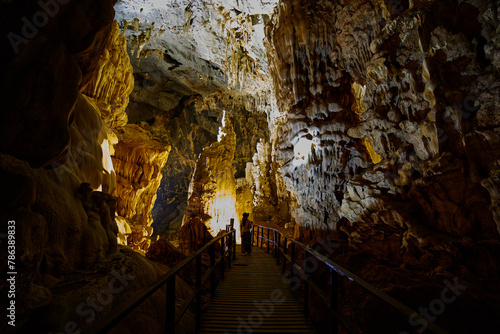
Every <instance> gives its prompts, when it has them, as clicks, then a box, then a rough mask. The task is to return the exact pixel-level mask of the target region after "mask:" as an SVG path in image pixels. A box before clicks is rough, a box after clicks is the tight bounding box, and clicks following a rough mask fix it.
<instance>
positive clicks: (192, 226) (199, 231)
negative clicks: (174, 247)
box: [179, 217, 214, 256]
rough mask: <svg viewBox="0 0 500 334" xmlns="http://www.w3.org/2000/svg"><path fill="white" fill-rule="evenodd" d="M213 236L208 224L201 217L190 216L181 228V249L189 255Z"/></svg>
mask: <svg viewBox="0 0 500 334" xmlns="http://www.w3.org/2000/svg"><path fill="white" fill-rule="evenodd" d="M205 218H208V217H205ZM213 238H214V237H213V236H212V234H211V233H210V232H209V230H208V227H207V224H206V223H205V222H203V221H202V219H201V218H200V217H193V218H190V219H189V220H188V221H187V222H186V223H185V224H183V225H182V227H181V228H180V229H179V250H180V251H181V252H182V253H183V254H186V256H189V255H191V254H192V253H194V252H196V251H197V250H198V249H200V248H201V247H203V246H204V245H205V244H206V243H208V242H209V241H210V240H212V239H213Z"/></svg>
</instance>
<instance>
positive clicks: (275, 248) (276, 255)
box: [273, 230, 278, 258]
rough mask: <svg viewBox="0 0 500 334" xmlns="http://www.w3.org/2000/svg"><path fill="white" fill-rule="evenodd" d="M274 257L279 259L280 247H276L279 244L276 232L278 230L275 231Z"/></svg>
mask: <svg viewBox="0 0 500 334" xmlns="http://www.w3.org/2000/svg"><path fill="white" fill-rule="evenodd" d="M273 244H274V256H275V257H276V258H278V252H277V250H278V247H276V245H277V244H278V233H277V232H276V230H274V243H273Z"/></svg>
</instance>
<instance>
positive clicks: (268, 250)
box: [267, 228, 271, 253]
mask: <svg viewBox="0 0 500 334" xmlns="http://www.w3.org/2000/svg"><path fill="white" fill-rule="evenodd" d="M270 231H271V230H270V229H269V228H268V229H267V252H268V253H269V252H270V251H271V250H270V249H269V232H270Z"/></svg>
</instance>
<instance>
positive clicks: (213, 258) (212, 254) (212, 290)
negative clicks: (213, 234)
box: [208, 244, 215, 298]
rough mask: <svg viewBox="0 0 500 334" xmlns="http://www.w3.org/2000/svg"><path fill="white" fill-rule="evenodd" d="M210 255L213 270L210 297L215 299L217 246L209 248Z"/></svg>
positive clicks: (213, 245)
mask: <svg viewBox="0 0 500 334" xmlns="http://www.w3.org/2000/svg"><path fill="white" fill-rule="evenodd" d="M208 251H209V254H210V268H211V269H213V270H212V273H211V274H210V297H211V298H214V296H215V268H214V267H215V244H212V245H211V246H210V248H209V250H208Z"/></svg>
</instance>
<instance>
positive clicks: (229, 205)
mask: <svg viewBox="0 0 500 334" xmlns="http://www.w3.org/2000/svg"><path fill="white" fill-rule="evenodd" d="M207 213H208V214H209V215H210V216H212V218H211V219H210V220H209V222H208V224H207V226H209V230H210V232H211V233H212V235H214V236H215V235H217V233H219V232H220V231H221V230H224V231H225V230H226V225H229V224H230V221H231V218H234V228H235V229H236V242H237V243H241V237H240V224H239V220H238V214H237V213H236V195H235V194H233V193H232V192H231V191H229V190H225V191H220V192H218V193H217V195H216V196H215V198H214V199H212V200H211V201H210V202H209V203H208V210H207Z"/></svg>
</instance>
